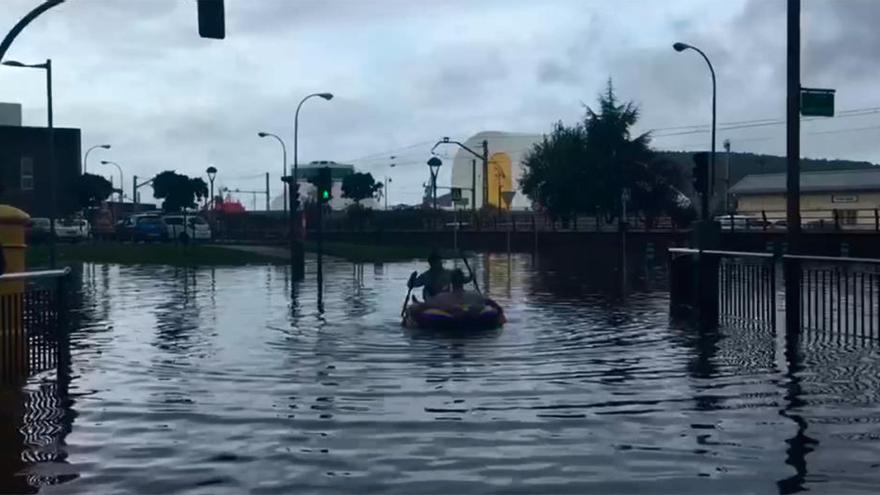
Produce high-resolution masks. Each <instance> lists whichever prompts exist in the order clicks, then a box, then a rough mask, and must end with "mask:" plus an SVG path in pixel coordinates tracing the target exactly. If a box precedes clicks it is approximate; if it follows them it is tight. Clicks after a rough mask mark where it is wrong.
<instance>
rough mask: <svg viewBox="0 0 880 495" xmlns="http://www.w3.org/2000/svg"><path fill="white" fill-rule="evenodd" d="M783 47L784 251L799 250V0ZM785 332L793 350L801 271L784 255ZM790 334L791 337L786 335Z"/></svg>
mask: <svg viewBox="0 0 880 495" xmlns="http://www.w3.org/2000/svg"><path fill="white" fill-rule="evenodd" d="M787 24H788V27H787V38H788V49H787V51H786V60H787V66H788V67H787V74H786V99H787V101H786V112H785V113H786V115H785V117H786V126H785V137H786V139H785V153H786V186H787V196H786V219H787V222H786V225H787V227H786V230H787V233H786V241H787V243H788V253H789V254H797V252H798V251H799V249H798V247H799V246H798V243H799V242H800V233H801V215H800V209H801V204H800V203H801V184H800V151H801V150H800V145H801V142H800V139H801V135H800V132H801V129H800V96H801V1H800V0H788V8H787ZM784 267H785V335H786V344H787V349H788V350H790V351H794V350H796V347H795V346H794V344H796V342H797V336H798V335H799V333H800V327H801V300H800V297H801V290H800V287H801V284H800V278H801V272H800V264H799V263H798V261H797V260H795V259H788V258H787V259H785V261H784ZM790 337H794V338H790Z"/></svg>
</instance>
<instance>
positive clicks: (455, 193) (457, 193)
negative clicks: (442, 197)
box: [450, 187, 461, 201]
mask: <svg viewBox="0 0 880 495" xmlns="http://www.w3.org/2000/svg"><path fill="white" fill-rule="evenodd" d="M450 193H451V194H452V201H456V200H459V199H461V188H460V187H453V188H452V189H450Z"/></svg>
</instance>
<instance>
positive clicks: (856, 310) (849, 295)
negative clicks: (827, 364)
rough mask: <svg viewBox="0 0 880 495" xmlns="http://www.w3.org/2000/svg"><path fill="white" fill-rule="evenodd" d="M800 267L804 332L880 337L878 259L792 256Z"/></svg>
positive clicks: (790, 256) (862, 337)
mask: <svg viewBox="0 0 880 495" xmlns="http://www.w3.org/2000/svg"><path fill="white" fill-rule="evenodd" d="M785 258H786V259H789V260H797V261H798V263H799V265H800V267H801V288H800V298H801V322H802V326H803V328H804V330H808V331H822V332H828V333H833V334H834V335H835V336H837V337H846V338H856V339H878V338H880V259H870V258H843V257H830V256H795V255H787V256H785Z"/></svg>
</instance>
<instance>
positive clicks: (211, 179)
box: [205, 165, 217, 212]
mask: <svg viewBox="0 0 880 495" xmlns="http://www.w3.org/2000/svg"><path fill="white" fill-rule="evenodd" d="M205 172H206V173H207V174H208V182H210V183H211V210H210V211H211V212H213V211H214V178H215V177H217V168H216V167H214V166H213V165H211V166H210V167H208V168H207V169H206V170H205Z"/></svg>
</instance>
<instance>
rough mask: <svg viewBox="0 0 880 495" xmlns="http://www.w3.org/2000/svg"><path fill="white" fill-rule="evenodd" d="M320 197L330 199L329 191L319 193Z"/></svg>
mask: <svg viewBox="0 0 880 495" xmlns="http://www.w3.org/2000/svg"><path fill="white" fill-rule="evenodd" d="M321 197H322V198H324V199H330V191H327V190H324V191H321Z"/></svg>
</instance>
